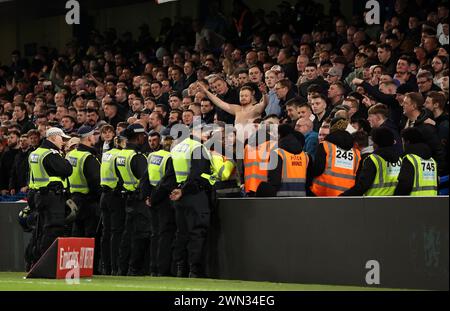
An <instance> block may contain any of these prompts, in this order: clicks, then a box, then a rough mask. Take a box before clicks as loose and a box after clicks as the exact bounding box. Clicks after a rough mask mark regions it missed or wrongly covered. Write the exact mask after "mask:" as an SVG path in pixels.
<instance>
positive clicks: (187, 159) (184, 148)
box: [171, 138, 209, 183]
mask: <svg viewBox="0 0 450 311" xmlns="http://www.w3.org/2000/svg"><path fill="white" fill-rule="evenodd" d="M198 147H203V145H202V144H201V143H200V142H198V141H196V140H193V139H191V138H186V139H185V140H183V141H182V142H181V143H179V144H178V145H176V146H175V147H174V148H173V149H172V151H171V154H172V162H173V168H174V170H175V176H176V179H177V183H182V182H184V181H186V179H187V177H188V175H189V172H190V170H191V158H192V152H193V151H194V150H195V149H196V148H198ZM198 150H203V151H204V152H206V156H207V157H208V158H209V155H208V151H207V150H206V149H205V148H202V149H198ZM200 157H201V155H200V152H199V153H198V154H197V152H196V154H195V155H194V158H200Z"/></svg>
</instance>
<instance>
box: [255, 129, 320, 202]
mask: <svg viewBox="0 0 450 311" xmlns="http://www.w3.org/2000/svg"><path fill="white" fill-rule="evenodd" d="M278 133H279V136H280V139H279V142H278V145H279V147H278V148H277V149H275V150H274V151H272V152H271V154H270V161H269V163H272V162H273V161H274V160H275V161H276V162H275V165H276V166H275V167H274V168H273V169H270V170H269V172H268V181H267V183H265V182H263V183H261V184H260V186H259V187H258V191H257V193H256V196H258V197H260V196H261V197H267V196H277V197H305V196H306V195H307V190H309V186H310V185H311V179H312V178H311V176H312V158H311V156H310V155H308V154H307V153H306V152H304V151H303V146H304V144H305V137H304V136H303V135H302V134H301V133H300V132H296V131H295V130H294V129H293V128H292V127H291V126H290V125H288V124H282V125H280V126H279V128H278ZM308 193H309V191H308Z"/></svg>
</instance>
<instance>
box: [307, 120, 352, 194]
mask: <svg viewBox="0 0 450 311" xmlns="http://www.w3.org/2000/svg"><path fill="white" fill-rule="evenodd" d="M347 124H348V122H347V121H344V120H339V121H337V122H336V124H335V125H332V127H331V130H330V134H329V135H328V136H327V137H326V138H325V141H324V142H322V143H321V144H319V146H318V148H317V153H316V156H315V162H314V169H313V176H314V179H313V182H312V186H311V191H312V192H313V193H314V195H315V196H318V197H332V196H338V195H340V194H341V193H343V192H344V191H347V190H348V189H350V188H352V187H353V186H354V185H355V177H356V172H357V170H358V167H359V162H360V161H361V154H360V152H359V150H357V149H356V148H354V147H353V137H352V135H351V134H350V133H348V132H346V131H345V130H344V129H345V128H346V126H347Z"/></svg>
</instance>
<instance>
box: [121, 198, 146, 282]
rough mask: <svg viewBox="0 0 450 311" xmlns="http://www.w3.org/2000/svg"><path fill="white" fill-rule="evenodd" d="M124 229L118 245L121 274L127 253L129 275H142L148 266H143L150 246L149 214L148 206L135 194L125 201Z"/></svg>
mask: <svg viewBox="0 0 450 311" xmlns="http://www.w3.org/2000/svg"><path fill="white" fill-rule="evenodd" d="M125 211H126V216H125V231H124V233H123V235H122V241H121V245H120V251H121V258H120V266H121V274H124V271H123V269H124V265H125V264H126V258H127V257H128V256H126V255H127V254H129V265H128V274H129V275H142V274H144V273H146V272H147V270H148V268H147V267H145V266H144V259H145V254H146V252H147V251H148V248H149V246H150V235H151V215H150V211H149V208H148V207H147V206H146V205H145V203H144V201H143V200H140V199H139V197H138V196H137V195H131V196H129V197H128V198H127V201H126V209H125Z"/></svg>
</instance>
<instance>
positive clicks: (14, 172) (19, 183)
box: [9, 149, 31, 192]
mask: <svg viewBox="0 0 450 311" xmlns="http://www.w3.org/2000/svg"><path fill="white" fill-rule="evenodd" d="M30 153H31V149H28V150H27V151H22V150H19V152H17V154H16V157H15V158H14V163H13V165H12V167H11V176H10V177H9V189H10V190H11V189H15V190H16V192H19V191H20V188H22V187H25V186H28V180H29V174H30V167H29V165H28V156H29V155H30Z"/></svg>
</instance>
